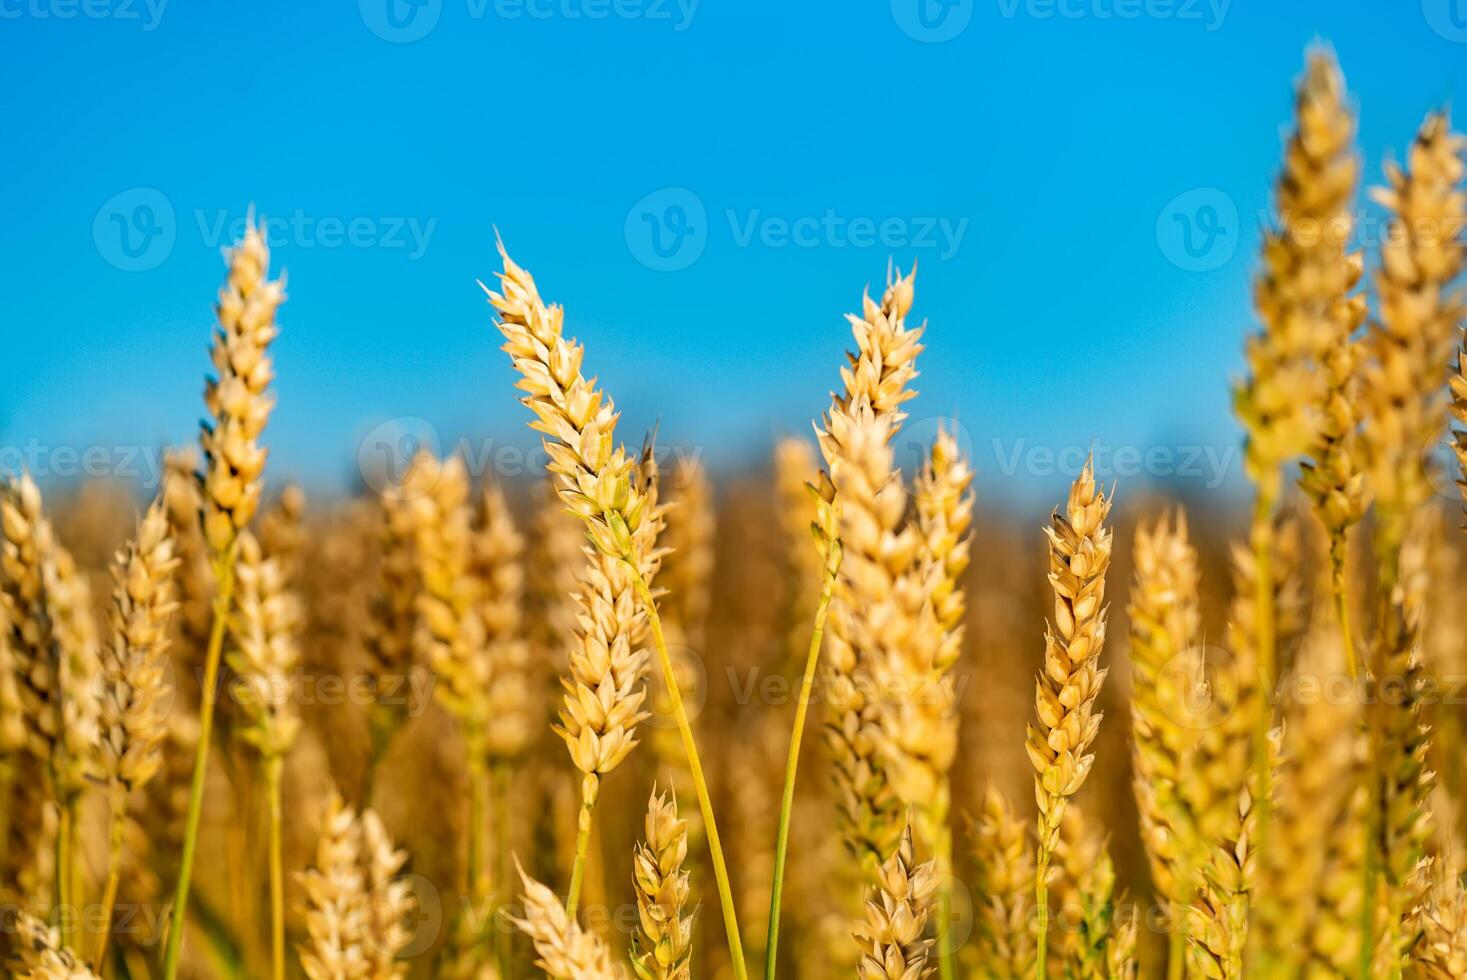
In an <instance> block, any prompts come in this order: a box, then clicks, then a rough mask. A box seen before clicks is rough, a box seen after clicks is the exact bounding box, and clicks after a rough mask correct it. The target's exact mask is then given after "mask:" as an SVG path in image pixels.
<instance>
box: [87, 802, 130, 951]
mask: <svg viewBox="0 0 1467 980" xmlns="http://www.w3.org/2000/svg"><path fill="white" fill-rule="evenodd" d="M109 824H110V829H109V830H108V833H107V885H106V887H105V888H104V889H103V890H102V918H101V920H100V921H101V924H102V935H100V936H98V937H97V955H96V956H95V957H94V958H93V959H92V972H93V973H95V974H97V975H98V976H101V975H102V966H103V964H105V963H106V962H107V941H108V940H109V939H111V938H112V909H113V907H114V906H115V905H116V904H117V886H118V883H119V882H120V881H121V878H122V831H123V828H124V827H126V826H127V800H126V799H125V798H124V799H117V798H115V797H114V799H113V801H112V815H111V818H110V820H109Z"/></svg>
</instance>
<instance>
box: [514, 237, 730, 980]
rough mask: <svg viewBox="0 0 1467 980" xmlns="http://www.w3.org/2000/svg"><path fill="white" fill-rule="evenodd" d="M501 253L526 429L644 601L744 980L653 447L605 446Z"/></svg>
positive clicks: (611, 413) (552, 311)
mask: <svg viewBox="0 0 1467 980" xmlns="http://www.w3.org/2000/svg"><path fill="white" fill-rule="evenodd" d="M500 256H501V257H502V258H503V260H504V271H503V272H502V273H501V274H500V283H501V286H502V288H503V290H504V291H503V293H502V294H498V293H494V292H492V291H490V290H489V289H487V288H486V289H485V292H486V293H487V294H488V296H489V299H490V302H491V303H492V304H493V305H494V307H495V309H496V311H497V312H498V314H499V328H500V331H501V332H502V333H503V334H504V336H505V341H506V343H505V350H506V351H507V352H508V353H509V354H510V356H511V358H512V360H513V361H514V365H515V368H516V369H517V370H518V371H519V372H520V374H521V376H522V377H521V382H520V387H521V389H522V390H524V391H526V392H527V397H526V398H525V399H524V401H525V404H526V405H527V406H528V407H529V408H530V409H531V410H532V411H533V412H534V413H535V415H536V418H537V421H536V422H534V423H532V427H533V428H535V429H537V430H538V431H541V432H542V433H543V434H544V435H545V437H546V438H545V439H544V445H545V448H546V451H547V452H548V453H549V454H550V458H551V462H550V470H551V473H552V474H553V475H554V476H555V478H556V479H557V480H558V481H559V484H560V488H561V496H562V498H563V499H564V500H565V501H566V503H567V505H568V506H569V507H570V508H571V510H573V511H575V512H576V513H577V514H579V515H580V516H581V518H582V520H584V521H585V522H586V529H587V533H588V535H589V536H590V538H591V542H592V544H593V545H595V547H596V548H597V550H598V551H599V552H600V553H601V555H602V556H603V557H604V558H615V559H619V560H620V561H621V567H620V571H621V572H622V573H623V574H624V575H625V576H626V577H627V578H628V579H629V580H630V582H631V586H632V591H633V593H634V594H635V595H636V597H637V599H639V600H640V603H641V607H642V612H643V614H644V615H645V617H646V620H647V625H648V627H649V628H650V630H651V633H652V641H653V647H654V649H655V650H656V651H657V656H658V661H659V664H660V666H661V668H662V676H663V681H664V683H665V685H666V688H667V691H668V694H669V696H670V697H671V699H672V708H673V714H674V716H675V717H676V719H677V723H678V729H679V731H680V732H681V733H682V739H683V750H684V752H685V753H686V755H687V759H688V767H689V769H690V770H691V772H692V777H693V784H694V788H695V789H696V791H697V795H698V805H699V809H700V811H701V812H702V816H703V821H704V824H705V829H706V831H707V836H708V850H709V853H710V856H711V857H712V859H713V875H714V879H715V881H716V883H717V885H718V897H719V904H720V906H721V907H722V909H723V919H724V932H725V933H726V934H727V938H728V944H729V955H730V957H731V958H732V960H733V968H734V975H735V977H737V978H738V980H743V978H744V977H745V975H746V973H747V966H746V964H745V963H744V953H743V944H742V941H741V939H740V931H739V924H738V913H737V911H736V909H735V907H734V901H733V892H732V889H731V887H730V885H729V878H728V868H727V865H726V863H725V861H724V857H723V847H722V844H721V843H720V841H719V836H718V827H717V824H716V822H715V819H714V813H713V803H712V799H711V796H710V794H709V792H708V786H707V780H706V779H705V777H704V775H703V771H702V770H703V767H702V762H701V760H700V758H699V756H698V747H697V743H696V741H695V740H694V738H693V731H692V727H691V725H690V724H689V721H688V716H687V712H686V711H685V710H684V708H683V704H682V697H681V695H680V693H679V691H678V689H677V676H676V672H675V670H674V667H673V663H672V660H671V657H670V656H669V654H668V652H667V643H666V640H665V638H664V636H663V632H662V623H661V620H660V618H659V616H658V612H657V605H656V601H655V599H654V596H653V593H652V590H651V586H650V583H651V581H652V580H653V578H654V577H655V575H656V571H657V564H658V561H659V560H660V557H661V556H660V555H659V554H658V553H657V551H656V540H657V534H658V532H659V531H660V530H661V523H662V520H661V518H662V514H661V509H660V508H659V506H658V504H657V495H656V481H655V480H654V479H652V478H651V475H652V474H654V473H655V468H654V467H653V466H652V465H651V453H650V447H649V448H648V449H646V450H644V453H643V456H644V462H643V465H642V466H641V468H640V469H641V472H640V473H639V474H637V475H638V476H639V477H640V478H639V479H633V468H632V467H631V466H630V465H629V462H630V461H629V460H627V457H626V455H625V451H624V450H623V449H621V448H617V449H612V448H611V447H612V443H613V437H614V429H615V420H616V413H615V410H614V409H613V408H612V405H611V402H610V400H609V399H605V400H604V402H603V396H602V395H601V393H600V392H598V391H597V390H596V386H595V383H594V382H591V381H587V380H586V379H585V378H584V377H583V376H582V375H581V370H580V366H581V356H582V348H581V347H580V346H579V345H577V344H574V343H571V342H567V341H566V340H565V338H564V336H563V334H562V332H561V311H560V308H559V307H546V306H545V305H544V304H543V303H542V302H541V300H540V297H539V292H538V290H537V289H536V288H535V283H534V280H533V279H532V278H531V277H530V275H529V274H528V273H527V272H525V271H524V270H523V269H521V268H520V267H519V266H517V265H515V264H514V263H513V262H512V261H510V259H509V256H508V255H507V254H506V253H505V252H504V249H503V247H502V246H501V247H500ZM583 795H586V794H585V793H584V792H583Z"/></svg>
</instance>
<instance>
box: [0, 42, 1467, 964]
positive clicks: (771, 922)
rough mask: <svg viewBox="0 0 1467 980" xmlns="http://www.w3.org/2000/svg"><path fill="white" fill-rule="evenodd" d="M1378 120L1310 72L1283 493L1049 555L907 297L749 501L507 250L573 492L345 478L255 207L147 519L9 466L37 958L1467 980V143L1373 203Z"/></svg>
mask: <svg viewBox="0 0 1467 980" xmlns="http://www.w3.org/2000/svg"><path fill="white" fill-rule="evenodd" d="M1354 106H1355V104H1354V97H1353V96H1351V95H1350V94H1348V93H1347V92H1346V90H1345V87H1344V81H1343V77H1342V75H1341V72H1340V70H1339V68H1338V67H1337V65H1336V64H1335V61H1334V58H1333V56H1332V55H1331V54H1330V53H1329V52H1328V51H1327V50H1324V49H1322V48H1321V49H1316V50H1313V51H1311V52H1310V53H1309V54H1308V56H1307V61H1306V65H1305V68H1304V71H1303V73H1302V75H1301V77H1300V78H1299V80H1298V83H1297V90H1296V102H1295V107H1296V111H1295V116H1294V119H1293V120H1292V121H1291V123H1290V128H1289V133H1288V136H1287V141H1286V146H1285V152H1284V156H1283V161H1282V164H1281V167H1280V170H1279V173H1278V175H1277V181H1276V185H1275V187H1276V191H1275V212H1274V215H1273V218H1272V221H1271V224H1270V226H1269V227H1268V228H1267V229H1266V232H1265V235H1264V247H1263V253H1262V255H1261V256H1260V257H1259V260H1258V262H1257V274H1256V279H1255V291H1254V295H1253V304H1254V307H1255V310H1256V315H1257V323H1256V327H1255V329H1254V331H1253V332H1252V333H1251V334H1250V335H1249V336H1248V337H1247V339H1246V346H1245V350H1244V361H1245V365H1246V370H1245V372H1244V373H1243V374H1242V376H1241V377H1239V378H1238V379H1237V380H1236V381H1235V382H1234V387H1233V405H1234V410H1235V413H1236V417H1237V420H1238V423H1239V424H1240V426H1241V428H1242V430H1243V433H1244V439H1245V442H1244V450H1243V453H1244V456H1243V458H1244V465H1245V471H1246V475H1247V478H1248V481H1249V485H1250V497H1249V506H1248V507H1247V508H1246V509H1245V510H1243V511H1238V510H1236V509H1230V508H1228V507H1225V506H1216V505H1209V502H1207V501H1190V502H1189V503H1188V504H1187V505H1185V506H1184V505H1183V504H1182V503H1181V502H1179V501H1177V500H1172V499H1166V498H1164V497H1160V496H1157V495H1155V494H1152V493H1146V492H1140V493H1136V494H1134V495H1132V496H1131V497H1129V498H1128V496H1127V489H1128V488H1126V487H1123V486H1118V485H1117V484H1116V483H1114V482H1112V481H1107V480H1106V479H1104V478H1103V474H1101V475H1097V472H1096V469H1095V468H1094V467H1093V466H1092V465H1091V464H1090V463H1087V464H1086V465H1085V467H1084V469H1083V470H1082V472H1080V474H1079V475H1078V477H1077V478H1076V479H1075V480H1074V481H1073V484H1072V486H1071V487H1070V489H1069V492H1068V494H1067V495H1066V496H1065V497H1064V498H1063V499H1060V500H1056V501H1054V502H1053V504H1054V509H1053V511H1052V515H1051V517H1050V519H1049V521H1048V522H1047V523H1046V524H1045V525H1044V526H1042V527H1037V526H1030V525H1028V524H1027V523H1024V522H1020V521H1017V520H1015V519H1014V518H1013V517H1012V515H1010V514H1007V513H1005V512H1004V511H1002V510H1001V509H998V508H992V507H989V506H987V505H986V504H985V502H984V501H983V500H981V499H979V495H978V494H977V493H976V492H975V490H974V476H975V474H974V470H973V461H972V460H970V459H967V458H965V456H964V447H963V444H962V441H961V440H960V439H959V438H957V436H956V433H954V432H952V431H949V430H946V429H941V430H939V431H938V432H937V433H936V435H935V437H934V438H933V439H932V440H931V442H930V445H928V446H926V447H925V458H924V459H923V460H922V462H921V464H920V465H919V466H917V467H916V468H915V469H904V468H903V467H902V466H900V465H899V460H898V459H897V457H896V453H895V450H894V446H895V445H896V444H897V440H898V438H899V435H900V434H901V433H902V430H903V426H904V423H906V422H907V421H908V415H909V412H910V411H911V409H912V405H913V402H912V400H913V399H915V398H917V397H918V392H917V388H918V386H919V385H920V377H919V368H920V366H921V364H922V362H923V361H925V360H926V359H928V358H933V359H938V360H942V359H949V358H952V359H958V358H964V357H971V356H973V353H974V352H972V351H964V350H959V349H955V348H954V346H953V345H951V344H949V343H947V342H945V340H944V331H943V325H942V324H941V323H936V322H934V323H932V324H931V325H930V326H929V325H928V324H926V323H924V322H922V321H921V320H920V319H919V317H918V316H917V314H916V312H914V311H920V305H921V304H920V295H921V289H920V286H921V281H920V280H919V279H918V277H917V276H916V275H915V274H914V273H913V272H905V273H904V272H902V271H901V270H896V269H893V270H890V271H889V272H888V274H887V278H886V281H885V283H884V286H883V287H882V289H881V290H880V291H879V293H868V294H866V295H863V296H862V297H861V301H860V307H859V311H858V312H856V313H853V314H850V315H849V316H848V317H847V320H848V326H849V335H848V336H847V337H840V336H838V335H837V334H836V333H835V331H831V332H830V347H829V350H830V377H831V381H832V386H833V391H832V393H831V394H830V396H829V400H828V401H825V400H824V399H823V398H822V397H821V396H820V393H819V392H811V393H809V394H810V396H811V398H810V404H811V416H812V422H813V425H814V434H813V437H810V438H807V437H805V436H803V435H801V436H791V437H788V438H785V439H783V440H781V441H779V442H778V444H777V445H776V446H775V447H774V451H773V453H772V455H771V457H770V458H769V460H768V461H767V464H766V465H765V466H764V467H763V468H762V469H759V470H758V471H757V472H749V473H745V474H733V475H729V476H727V477H726V478H725V477H720V478H719V480H718V484H717V485H715V483H714V477H713V474H712V473H710V472H709V471H708V469H707V468H706V467H705V466H704V465H703V464H702V463H700V461H699V460H698V459H697V457H696V455H691V456H690V455H686V454H679V453H669V452H667V451H665V450H666V447H660V446H659V445H658V443H657V441H656V435H655V433H648V434H646V435H645V436H644V435H643V434H642V433H628V432H627V431H625V428H626V427H625V426H620V427H619V425H618V423H619V414H618V411H617V408H616V407H615V404H614V402H613V398H612V396H613V393H612V392H609V391H607V390H605V389H604V388H603V387H602V386H601V383H600V382H599V381H598V380H597V377H596V375H595V365H596V363H597V351H595V350H587V349H585V348H583V347H582V346H581V345H580V344H579V343H577V342H576V341H575V340H574V339H572V337H571V335H570V334H569V332H568V328H567V325H566V317H567V314H566V313H565V312H564V311H563V310H562V308H561V307H560V306H558V305H555V304H554V303H552V302H551V301H549V300H548V299H546V298H544V296H542V292H541V285H540V284H539V283H537V282H536V280H535V278H534V276H533V275H532V273H531V272H530V271H529V270H528V269H527V268H526V267H524V266H521V265H519V264H517V262H516V260H514V259H511V258H510V253H509V251H508V250H507V247H506V246H505V245H500V248H499V259H500V260H499V268H498V269H497V270H494V271H492V273H491V274H486V276H485V281H484V282H483V283H481V284H480V285H481V287H482V289H483V291H484V294H485V296H486V299H487V303H488V310H487V312H486V316H485V324H484V342H485V343H486V344H497V345H499V346H501V347H502V349H503V351H504V352H505V353H506V354H507V355H508V357H509V360H510V363H511V364H512V365H513V368H514V371H515V373H516V376H517V378H518V383H517V391H514V392H511V391H508V390H506V391H501V392H497V393H495V392H489V393H488V395H487V396H486V401H485V404H484V405H482V406H480V409H481V410H482V411H483V412H485V413H498V414H507V413H511V412H516V411H518V412H520V413H521V415H522V417H523V418H524V419H525V421H526V422H528V424H529V425H530V426H531V427H532V428H533V429H534V430H535V431H536V432H537V433H538V434H539V436H540V437H541V438H542V439H543V442H544V449H545V453H546V458H547V459H548V461H549V465H548V467H547V471H546V472H545V473H544V474H542V475H541V477H540V478H537V479H496V478H495V476H494V475H493V474H492V473H488V474H486V473H480V472H474V471H473V468H472V467H470V466H469V465H468V461H467V460H466V459H465V458H464V457H463V456H462V455H455V454H447V455H445V456H444V457H443V458H439V457H438V456H435V455H434V454H433V453H431V452H427V451H423V452H420V453H417V454H416V455H414V456H413V457H412V458H411V459H410V460H409V461H408V464H409V465H406V466H405V467H403V468H402V469H401V471H400V472H392V473H388V474H377V475H376V478H375V479H371V480H367V481H364V486H363V487H362V490H361V492H360V493H358V494H356V495H355V496H351V497H342V498H338V499H328V500H315V499H313V500H307V499H306V495H305V494H304V492H303V491H302V490H301V489H300V488H299V487H296V486H292V485H289V484H283V483H280V482H279V481H277V480H276V479H274V478H273V476H272V474H271V472H270V466H269V465H268V452H267V446H268V443H269V425H268V424H269V421H270V416H271V412H272V409H273V407H274V399H275V394H274V389H273V381H274V374H273V367H272V360H271V353H270V350H271V344H272V342H273V341H274V340H275V339H276V337H277V334H278V333H279V332H280V330H282V329H285V330H288V329H289V326H285V327H282V326H280V324H281V323H282V322H286V321H288V317H287V316H285V315H284V312H283V311H285V310H288V305H287V297H286V291H285V288H284V284H283V278H281V277H280V275H279V270H278V269H277V268H275V267H274V266H275V264H276V262H277V259H278V258H280V257H272V255H271V254H270V250H269V248H268V247H267V245H266V242H265V239H264V237H263V236H262V235H261V234H260V232H259V230H258V228H257V227H255V226H254V225H251V226H250V227H249V228H248V230H247V231H246V233H245V235H244V237H243V239H242V240H240V241H239V242H238V243H236V245H235V247H234V248H233V249H232V250H231V251H230V252H229V254H228V261H227V265H228V268H227V273H226V276H225V280H224V283H223V285H222V286H221V287H220V289H219V292H218V296H217V303H216V307H215V309H216V313H217V326H216V327H215V329H214V330H213V333H212V346H211V349H210V363H209V364H208V365H204V364H200V365H199V368H200V372H201V374H203V375H204V376H205V379H206V380H205V388H204V407H205V409H206V419H205V421H204V423H203V425H202V427H201V430H200V433H199V439H198V444H197V445H196V446H182V447H178V448H176V449H175V450H173V451H171V452H170V454H169V456H168V463H167V468H166V473H165V476H164V479H163V480H162V484H161V486H160V487H159V488H158V492H157V494H156V496H155V497H154V498H153V499H143V498H141V497H140V496H139V494H138V493H137V491H136V488H133V487H124V486H118V485H115V484H104V483H96V484H86V485H79V486H73V487H58V488H55V489H52V488H49V487H48V488H47V494H46V499H43V497H42V491H41V488H40V487H39V486H38V484H37V482H36V481H35V480H33V479H32V477H31V476H30V475H29V474H27V473H24V472H17V473H13V474H9V475H7V476H6V477H5V478H4V482H3V485H0V839H3V841H4V845H5V846H4V851H3V855H0V904H3V907H4V910H5V916H4V930H3V935H0V941H3V944H4V947H3V956H4V959H5V962H6V963H7V969H8V971H9V973H8V975H11V976H16V977H28V978H93V977H97V978H102V977H115V978H136V980H152V978H163V980H174V978H177V977H190V978H228V977H249V978H263V977H269V978H272V980H283V978H286V977H301V976H304V977H308V978H311V980H351V978H372V980H390V978H408V977H412V978H424V977H443V978H477V980H509V978H515V977H533V976H541V975H544V976H548V977H555V978H568V980H580V978H586V980H592V978H611V977H622V978H628V980H629V978H632V977H636V978H640V980H676V978H683V980H687V978H694V977H696V978H705V980H715V978H717V980H725V978H730V980H746V978H749V977H762V978H764V980H773V978H774V977H775V975H776V973H780V974H782V975H785V976H788V977H791V978H809V980H821V978H826V977H830V978H835V977H853V976H854V977H859V978H865V980H875V978H890V980H917V978H921V977H926V976H939V977H941V978H942V980H954V978H1002V980H1010V978H1021V977H1037V978H1039V980H1045V978H1048V977H1057V978H1110V980H1117V978H1120V980H1124V978H1131V977H1166V978H1168V980H1175V978H1183V977H1187V978H1191V977H1205V978H1237V977H1262V978H1274V977H1278V978H1286V977H1309V978H1318V977H1361V978H1373V977H1426V978H1450V977H1464V976H1467V859H1464V857H1463V854H1462V847H1461V845H1462V841H1463V834H1464V833H1467V819H1464V816H1463V812H1464V811H1463V808H1462V806H1461V804H1460V802H1459V801H1460V800H1461V799H1462V796H1463V794H1464V793H1467V772H1464V766H1463V758H1464V751H1467V698H1464V692H1467V684H1464V681H1467V614H1464V612H1463V606H1462V602H1461V596H1462V595H1463V594H1464V589H1467V550H1464V541H1463V532H1462V531H1461V530H1460V529H1459V527H1458V525H1460V524H1461V523H1462V521H1463V515H1462V500H1461V499H1456V500H1453V499H1451V496H1452V491H1451V489H1450V484H1449V483H1448V482H1446V481H1445V480H1444V473H1443V468H1442V467H1441V466H1440V464H1439V461H1438V457H1439V456H1441V455H1444V454H1448V455H1449V454H1453V453H1454V454H1455V456H1456V457H1457V458H1458V459H1459V460H1461V461H1462V462H1463V463H1467V360H1464V359H1463V358H1464V354H1463V353H1462V334H1461V331H1462V329H1463V327H1464V325H1467V299H1464V294H1463V292H1462V286H1461V283H1460V278H1461V277H1460V274H1461V272H1462V267H1463V252H1464V224H1467V187H1464V152H1467V139H1464V137H1462V136H1461V135H1458V134H1456V133H1454V132H1453V131H1452V128H1451V123H1450V119H1449V117H1448V115H1447V114H1446V112H1445V111H1434V112H1432V113H1430V114H1429V115H1428V116H1427V117H1426V119H1425V121H1424V123H1423V124H1422V126H1421V128H1420V130H1419V131H1418V132H1417V133H1416V134H1415V136H1414V139H1413V140H1412V141H1411V142H1410V143H1409V151H1408V152H1406V153H1405V154H1404V159H1402V160H1400V161H1399V163H1398V164H1392V165H1389V166H1388V167H1387V169H1386V172H1385V173H1384V174H1383V175H1381V176H1379V177H1378V178H1374V177H1371V176H1370V175H1367V174H1364V173H1362V172H1361V171H1362V166H1361V163H1360V158H1359V155H1358V152H1357V150H1356V148H1355V128H1356V123H1355V111H1356V110H1355V107H1354ZM1262 135H1263V136H1264V137H1266V136H1267V134H1262ZM1405 135H1406V134H1402V136H1403V138H1404V137H1405ZM1365 194H1369V195H1370V197H1371V198H1372V199H1373V200H1374V201H1375V202H1376V203H1377V204H1378V205H1379V206H1380V207H1382V208H1383V209H1385V211H1386V212H1387V213H1388V214H1389V221H1388V233H1387V234H1385V235H1384V236H1383V237H1382V240H1381V242H1380V243H1379V246H1378V248H1374V249H1372V250H1370V251H1369V252H1368V251H1367V249H1365V248H1363V247H1360V246H1357V244H1356V238H1357V231H1358V229H1356V228H1354V227H1353V224H1354V222H1355V216H1356V214H1357V213H1358V212H1357V207H1358V205H1359V201H1360V199H1361V198H1362V196H1363V195H1365ZM286 258H287V259H288V256H287V257H286ZM472 285H473V284H471V283H470V284H466V288H472ZM547 287H548V288H547V293H548V292H551V291H553V284H547ZM572 319H573V315H572ZM200 339H201V340H202V339H203V338H200ZM843 346H845V347H848V348H849V351H848V353H846V354H845V355H844V357H842V356H841V351H842V347H843ZM1223 383H1225V381H1224V379H1222V378H1220V379H1219V384H1223ZM730 394H733V393H730ZM514 400H518V401H519V402H521V404H522V406H523V408H516V406H515V405H514V404H513V401H514ZM730 402H731V403H732V404H739V399H738V398H737V397H736V395H735V396H734V397H731V398H730ZM741 408H742V409H744V410H749V411H757V406H752V407H751V406H741ZM185 410H186V407H183V408H180V411H185ZM968 424H969V425H975V424H977V423H974V422H972V421H971V420H970V421H969V423H968ZM619 429H620V431H619ZM1444 488H1446V490H1447V492H1445V493H1444V492H1442V491H1443V489H1444ZM1463 493H1464V495H1467V485H1464V487H1463Z"/></svg>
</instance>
